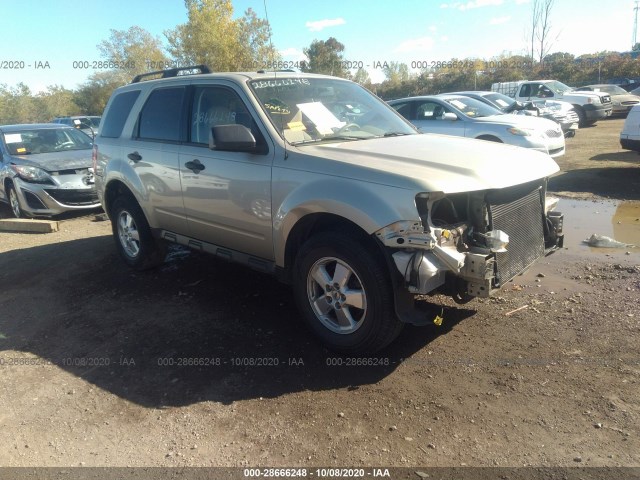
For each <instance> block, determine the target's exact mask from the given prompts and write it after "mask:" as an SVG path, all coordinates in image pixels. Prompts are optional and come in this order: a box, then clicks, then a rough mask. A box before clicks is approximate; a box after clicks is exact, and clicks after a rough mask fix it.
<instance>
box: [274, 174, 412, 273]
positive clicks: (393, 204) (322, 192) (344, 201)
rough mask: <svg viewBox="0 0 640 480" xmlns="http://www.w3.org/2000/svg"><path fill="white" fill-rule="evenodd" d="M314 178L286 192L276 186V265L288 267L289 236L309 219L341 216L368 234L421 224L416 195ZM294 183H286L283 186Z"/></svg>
mask: <svg viewBox="0 0 640 480" xmlns="http://www.w3.org/2000/svg"><path fill="white" fill-rule="evenodd" d="M307 175H313V176H316V177H317V178H315V179H306V180H305V181H304V182H299V183H297V184H294V185H295V186H294V187H292V188H291V187H290V188H288V189H286V190H285V191H284V192H283V191H282V190H281V189H279V188H278V185H275V186H274V187H275V188H274V205H279V206H278V208H277V210H276V212H275V214H274V217H273V230H274V231H273V242H274V251H275V260H276V265H278V266H284V264H285V247H286V243H287V238H288V237H289V234H290V233H291V231H292V230H293V228H294V227H295V225H296V224H297V223H298V222H299V221H300V220H302V219H303V218H304V217H305V216H307V215H311V214H314V213H330V214H333V215H337V216H340V217H342V218H344V219H346V220H348V221H350V222H352V223H354V224H355V225H358V226H359V227H360V228H361V229H362V230H364V231H365V232H367V233H369V234H372V233H373V232H375V231H377V230H379V229H380V228H382V227H385V226H387V225H389V224H391V223H394V222H397V221H399V220H415V221H420V218H419V216H418V211H417V209H416V206H415V192H413V191H411V190H406V189H401V188H397V187H391V186H388V185H379V184H373V183H367V182H360V181H358V180H353V179H348V178H339V177H327V176H325V175H314V174H307ZM285 184H289V185H291V184H292V183H291V182H282V183H281V185H280V186H282V185H285Z"/></svg>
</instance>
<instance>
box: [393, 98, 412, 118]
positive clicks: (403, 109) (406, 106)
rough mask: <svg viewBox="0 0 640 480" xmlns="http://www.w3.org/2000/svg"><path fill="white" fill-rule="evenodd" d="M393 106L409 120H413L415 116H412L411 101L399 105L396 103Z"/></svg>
mask: <svg viewBox="0 0 640 480" xmlns="http://www.w3.org/2000/svg"><path fill="white" fill-rule="evenodd" d="M393 108H395V109H396V111H397V112H398V113H399V114H400V115H402V116H403V117H404V118H406V119H407V120H413V118H411V117H412V115H411V102H407V103H400V104H398V105H394V106H393Z"/></svg>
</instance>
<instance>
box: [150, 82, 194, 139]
mask: <svg viewBox="0 0 640 480" xmlns="http://www.w3.org/2000/svg"><path fill="white" fill-rule="evenodd" d="M185 92H186V88H185V87H171V88H159V89H157V90H154V91H153V92H151V95H149V98H148V99H147V102H146V103H145V104H144V107H142V111H141V112H140V120H139V130H138V138H142V139H148V140H165V141H172V142H177V141H179V140H181V138H180V136H181V135H180V132H181V129H180V125H181V122H180V120H181V117H182V110H183V108H182V107H183V102H184V97H185Z"/></svg>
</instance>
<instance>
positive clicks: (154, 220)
mask: <svg viewBox="0 0 640 480" xmlns="http://www.w3.org/2000/svg"><path fill="white" fill-rule="evenodd" d="M153 77H160V78H155V79H154V78H153ZM94 169H95V174H96V187H97V189H98V192H99V196H100V199H101V202H102V205H103V207H104V209H105V211H106V212H107V213H108V215H109V217H110V218H111V221H112V225H113V234H114V238H115V244H116V247H117V250H118V252H119V253H120V255H121V256H122V258H123V259H124V261H125V262H126V263H127V264H129V265H130V266H131V267H134V268H138V269H143V268H149V267H153V266H155V265H157V264H159V263H161V262H162V261H163V259H164V253H165V252H164V245H165V242H167V241H168V242H175V243H178V244H181V245H186V246H188V247H191V248H193V249H195V250H198V251H203V252H208V253H211V254H213V255H216V256H218V257H221V258H223V259H226V260H230V261H233V262H237V263H240V264H244V265H245V266H248V267H251V268H254V269H257V270H260V271H263V272H270V273H272V274H274V275H276V276H277V277H278V278H279V279H281V280H282V281H284V282H286V283H289V284H291V285H292V288H293V293H294V295H295V298H296V301H297V304H298V307H299V310H300V312H301V316H302V318H303V319H304V320H305V321H306V323H307V324H308V326H309V327H310V329H311V330H312V331H313V332H314V333H315V334H316V335H317V336H318V337H319V338H320V339H321V340H322V341H323V342H324V343H325V345H327V346H328V347H330V348H332V349H334V350H336V351H340V352H345V353H358V354H361V353H366V352H369V353H370V352H373V351H376V350H379V349H380V348H382V347H384V346H385V345H387V344H389V343H390V342H391V341H392V340H393V339H394V338H395V337H396V336H397V335H398V333H399V332H400V330H401V328H402V326H403V325H404V324H405V323H411V324H416V325H425V324H428V323H431V322H432V321H433V316H430V315H428V314H427V313H424V311H423V310H422V309H421V308H418V306H417V305H416V299H415V297H416V296H417V295H423V294H431V293H435V292H444V293H446V294H448V295H451V296H452V297H453V298H454V299H455V300H456V301H458V302H460V303H464V302H467V301H469V300H471V299H472V298H473V297H476V296H480V297H488V296H489V295H490V294H491V292H492V291H494V290H495V289H496V288H499V287H500V286H502V285H504V284H505V283H506V282H507V281H508V280H510V279H511V278H512V277H514V276H515V275H517V274H519V273H521V272H522V271H523V270H524V269H526V268H527V267H528V266H530V265H531V264H532V263H533V262H535V261H536V260H537V259H538V258H540V257H541V256H543V255H544V254H545V253H547V252H550V251H552V250H553V249H555V248H557V247H558V246H560V245H561V244H562V215H561V214H559V213H556V212H552V211H550V210H551V205H552V203H553V202H549V201H547V200H546V197H545V193H546V185H547V177H548V176H549V175H551V174H553V173H555V172H556V171H558V166H557V165H556V163H555V162H554V161H553V159H551V158H550V157H549V156H548V155H546V154H544V153H540V152H536V151H528V150H526V149H524V148H520V147H513V146H506V145H499V144H494V143H492V142H483V141H479V140H471V139H464V138H454V137H451V136H441V135H430V134H420V133H419V132H417V131H416V129H415V128H414V127H413V126H411V124H409V123H408V122H407V121H405V120H404V119H403V118H402V117H401V116H400V115H399V114H397V113H396V112H395V111H394V110H393V109H392V108H390V107H389V106H387V105H386V104H385V103H384V102H382V101H381V100H380V99H378V98H377V97H376V96H374V95H373V94H371V93H370V92H369V91H367V90H366V89H364V88H362V87H360V86H359V85H357V84H355V83H353V82H350V81H347V80H344V79H339V78H333V77H329V76H323V75H312V74H299V73H294V72H288V71H281V72H253V73H213V74H212V73H209V72H208V70H207V69H206V68H204V67H190V68H188V69H172V70H166V71H163V72H153V73H150V74H145V75H143V76H139V77H136V78H135V79H134V81H133V82H132V83H131V84H129V85H126V86H124V87H121V88H118V89H117V90H116V91H115V92H114V93H113V95H112V96H111V99H110V100H109V103H108V104H107V107H106V109H105V112H104V115H103V119H102V124H101V129H100V133H99V134H98V136H97V137H96V140H95V145H94Z"/></svg>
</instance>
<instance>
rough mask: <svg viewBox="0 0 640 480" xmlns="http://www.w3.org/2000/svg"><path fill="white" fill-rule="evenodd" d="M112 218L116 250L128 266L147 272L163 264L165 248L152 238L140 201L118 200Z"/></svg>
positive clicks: (115, 202) (112, 210) (119, 198)
mask: <svg viewBox="0 0 640 480" xmlns="http://www.w3.org/2000/svg"><path fill="white" fill-rule="evenodd" d="M110 216H111V228H112V230H113V238H114V240H115V242H116V250H118V253H119V254H120V256H121V257H122V259H123V260H124V261H125V263H126V264H127V265H129V266H130V267H132V268H134V269H136V270H146V269H149V268H153V267H155V266H157V265H160V264H162V263H163V262H164V258H165V253H166V250H165V245H164V244H163V243H161V242H159V241H157V240H156V239H155V238H153V235H151V229H150V228H149V223H148V222H147V219H146V217H145V216H144V213H143V211H142V209H141V208H140V205H138V202H136V201H135V200H134V199H133V198H131V197H129V196H121V197H118V198H117V199H116V200H115V201H114V202H113V207H112V208H111V215H110Z"/></svg>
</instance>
